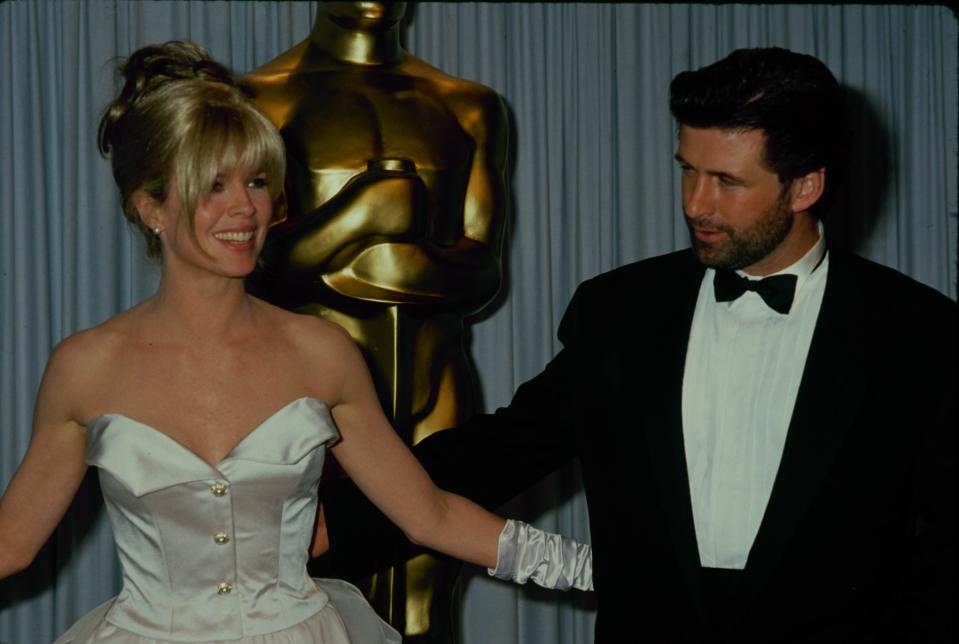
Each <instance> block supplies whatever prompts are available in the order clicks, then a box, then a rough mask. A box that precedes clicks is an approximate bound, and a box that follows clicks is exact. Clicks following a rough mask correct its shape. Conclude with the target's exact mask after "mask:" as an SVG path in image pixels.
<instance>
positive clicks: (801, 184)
mask: <svg viewBox="0 0 959 644" xmlns="http://www.w3.org/2000/svg"><path fill="white" fill-rule="evenodd" d="M825 189H826V168H819V169H818V170H813V171H812V172H809V173H806V174H804V175H803V176H801V177H796V178H795V179H793V180H792V188H791V192H792V196H791V198H790V203H789V206H790V208H791V209H792V211H793V212H803V211H804V210H809V209H810V208H812V207H813V204H815V203H816V202H817V201H819V198H820V197H822V193H823V190H825Z"/></svg>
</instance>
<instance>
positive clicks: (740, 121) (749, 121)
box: [669, 47, 850, 216]
mask: <svg viewBox="0 0 959 644" xmlns="http://www.w3.org/2000/svg"><path fill="white" fill-rule="evenodd" d="M669 108H670V110H671V111H672V113H673V116H674V117H675V118H676V120H677V121H678V122H679V124H680V125H688V126H690V127H696V128H707V127H718V128H722V129H728V130H741V129H742V130H751V129H755V130H761V131H762V132H763V133H764V134H765V135H766V151H765V159H764V161H765V164H766V166H767V167H768V168H769V169H770V170H772V171H773V172H775V173H776V174H777V175H778V176H779V180H780V181H782V182H786V181H789V180H791V179H795V178H797V177H801V176H803V175H805V174H807V173H809V172H813V171H815V170H818V169H819V168H823V167H824V168H826V185H825V192H824V194H823V196H822V198H821V199H819V201H818V202H817V203H816V204H815V206H814V207H813V209H814V211H815V213H816V214H817V215H819V216H821V214H822V212H823V210H824V209H825V207H826V206H827V205H828V203H829V201H830V200H831V199H832V197H833V195H834V194H835V191H836V188H837V187H838V185H839V184H840V183H841V179H842V174H843V173H844V170H845V165H846V163H845V161H846V151H847V149H848V146H849V139H850V135H849V125H848V122H847V120H846V107H845V101H844V98H843V92H842V89H841V88H840V86H839V83H838V82H837V81H836V78H835V76H833V75H832V72H830V71H829V68H828V67H826V65H825V64H823V62H822V61H820V60H819V59H817V58H814V57H812V56H809V55H806V54H797V53H795V52H792V51H789V50H787V49H781V48H779V47H770V48H767V49H737V50H736V51H734V52H733V53H731V54H730V55H729V56H727V57H726V58H723V59H722V60H720V61H718V62H715V63H713V64H712V65H707V66H706V67H702V68H700V69H697V70H696V71H685V72H681V73H679V74H677V75H676V77H675V78H673V82H672V83H671V84H670V86H669Z"/></svg>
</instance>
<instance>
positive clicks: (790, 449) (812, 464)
mask: <svg viewBox="0 0 959 644" xmlns="http://www.w3.org/2000/svg"><path fill="white" fill-rule="evenodd" d="M859 293H860V291H859V289H858V288H857V287H856V285H855V283H854V280H853V279H852V276H851V274H850V272H849V270H848V269H847V267H846V265H845V263H844V260H843V257H842V256H841V254H839V253H832V254H831V256H830V259H829V277H828V280H827V282H826V291H825V293H824V294H823V302H822V308H821V309H820V312H819V319H818V320H817V321H816V329H815V331H814V333H813V338H812V343H811V344H810V347H809V354H808V356H807V358H806V366H805V368H804V370H803V376H802V380H801V382H800V386H799V392H798V395H797V397H796V405H795V407H794V409H793V415H792V419H791V421H790V424H789V430H788V433H787V434H786V444H785V446H784V448H783V455H782V460H781V461H780V464H779V470H778V472H777V474H776V480H775V482H774V483H773V489H772V492H771V494H770V497H769V503H768V505H767V507H766V513H765V515H764V516H763V520H762V523H761V524H760V526H759V532H758V534H757V535H756V540H755V541H754V542H753V547H752V549H751V550H750V553H749V559H748V561H747V563H746V574H745V575H744V578H743V580H742V581H743V586H742V592H741V594H740V599H741V608H742V609H744V610H745V609H746V608H747V607H748V604H749V603H750V601H751V600H752V598H753V597H754V596H755V595H756V594H757V593H758V592H760V591H761V590H762V588H763V587H764V586H765V584H766V582H767V581H768V579H769V576H770V574H771V573H772V571H773V570H774V569H775V568H776V566H777V564H778V563H779V561H780V559H781V558H782V555H783V552H784V550H785V549H786V547H787V545H789V542H790V539H791V538H792V536H793V534H794V533H795V531H796V528H797V526H798V525H799V524H800V523H801V522H802V521H803V518H804V517H805V514H806V510H807V508H808V507H809V504H810V502H811V501H812V499H813V498H814V497H815V495H816V494H817V492H818V491H819V489H820V487H821V485H822V483H823V481H824V479H825V477H826V475H827V474H828V472H829V469H830V467H831V466H832V464H833V462H834V461H835V458H836V455H837V454H838V452H839V449H840V447H841V446H842V443H843V441H844V439H845V436H846V432H847V430H848V428H849V426H850V425H851V423H852V421H853V419H854V418H855V416H856V412H857V410H858V408H859V405H860V400H861V398H862V386H863V382H864V380H865V378H864V376H863V374H862V366H861V365H863V364H864V362H863V361H862V360H861V359H860V355H861V353H862V351H863V347H862V346H861V342H860V341H859V338H861V335H862V334H861V332H860V329H861V328H862V326H861V325H862V324H864V323H865V322H864V321H863V320H862V319H861V318H862V317H863V314H862V311H863V309H862V307H861V306H860V303H859V301H858V298H859ZM823 527H824V528H825V527H826V526H823Z"/></svg>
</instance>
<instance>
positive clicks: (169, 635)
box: [87, 398, 339, 641]
mask: <svg viewBox="0 0 959 644" xmlns="http://www.w3.org/2000/svg"><path fill="white" fill-rule="evenodd" d="M87 431H88V436H87V462H88V463H89V464H90V465H94V466H96V467H98V468H100V484H101V487H102V489H103V495H104V498H105V500H106V507H107V511H108V514H109V516H110V522H111V524H112V526H113V531H114V537H115V539H116V542H117V548H118V552H119V557H120V562H121V564H122V566H123V589H122V590H121V592H120V594H119V595H118V596H117V598H116V600H115V601H114V602H113V605H112V606H111V608H110V610H109V613H108V614H107V618H106V619H107V620H108V621H109V622H110V623H112V624H115V625H116V626H119V627H121V628H124V629H126V630H129V631H132V632H135V633H138V634H140V635H142V636H144V637H151V638H155V639H158V640H163V641H201V640H229V639H237V638H241V637H248V636H254V635H260V634H264V633H269V632H273V631H276V630H278V629H280V628H283V627H285V626H288V625H291V624H295V623H297V622H300V621H302V620H304V619H306V618H308V617H310V616H311V615H313V614H315V613H317V612H318V611H320V610H321V609H322V608H323V607H324V606H325V605H326V603H327V601H328V597H327V594H326V592H325V591H324V590H322V589H321V588H320V587H319V586H318V585H317V584H316V583H314V581H313V580H312V579H311V578H310V577H309V575H308V574H307V570H306V562H307V558H308V556H309V555H308V551H309V545H310V538H311V536H312V533H313V522H314V518H315V512H316V504H317V485H318V483H319V478H320V473H321V471H322V469H323V461H324V457H325V451H326V450H325V446H326V444H327V443H329V442H331V441H335V440H337V439H338V437H339V433H338V432H337V429H336V426H335V425H334V423H333V420H332V418H331V417H330V412H329V409H328V407H327V406H326V405H325V404H324V403H323V402H320V401H319V400H316V399H313V398H300V399H298V400H295V401H293V402H291V403H289V404H288V405H286V406H285V407H283V408H282V409H280V410H279V411H277V412H276V413H274V414H273V415H272V416H270V417H269V418H268V419H267V420H265V421H264V422H263V423H261V424H260V425H258V426H257V427H256V428H255V429H253V430H252V431H251V432H250V433H249V434H248V435H247V436H246V437H245V438H244V439H243V440H242V441H241V442H240V443H239V444H238V445H237V446H236V447H235V448H234V449H233V450H232V451H231V452H230V453H229V454H228V455H227V456H226V457H225V458H224V459H223V460H221V461H220V462H219V463H217V464H216V466H213V465H210V464H209V463H207V462H206V461H205V460H203V459H202V458H200V457H199V456H198V455H197V454H195V453H194V452H192V451H191V450H189V449H188V448H186V447H185V446H184V445H182V444H180V443H178V442H177V441H175V440H174V439H172V438H170V437H169V436H167V435H166V434H163V433H161V432H159V431H157V430H156V429H154V428H152V427H150V426H148V425H145V424H143V423H140V422H138V421H136V420H133V419H131V418H128V417H126V416H123V415H121V414H105V415H103V416H100V417H98V418H96V419H95V420H94V421H92V422H91V423H90V424H89V425H88V426H87Z"/></svg>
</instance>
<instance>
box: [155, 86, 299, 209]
mask: <svg viewBox="0 0 959 644" xmlns="http://www.w3.org/2000/svg"><path fill="white" fill-rule="evenodd" d="M232 98H233V97H232V96H231V97H230V99H232ZM197 110H198V112H199V113H198V114H195V115H194V116H195V118H191V119H189V120H190V122H191V124H192V127H190V128H189V130H190V131H189V132H187V133H186V136H184V137H183V138H182V139H181V143H180V146H179V148H178V149H177V151H176V154H175V160H174V162H173V167H174V168H175V173H176V182H177V189H178V191H179V194H180V199H181V206H182V208H183V211H184V214H186V215H187V217H188V218H189V219H190V221H192V219H193V213H194V212H195V211H196V206H197V202H198V201H199V200H200V199H202V198H203V197H205V196H206V195H208V194H210V192H211V190H212V189H213V184H214V182H215V181H216V178H217V176H218V175H229V174H231V173H232V172H233V171H234V170H235V169H237V168H240V169H241V170H242V171H243V172H245V173H249V174H250V175H253V174H259V173H261V172H262V173H264V174H266V181H267V186H268V188H269V191H270V196H271V197H272V199H273V202H274V204H275V203H276V202H277V200H278V199H279V197H280V194H281V192H282V190H283V179H284V174H285V172H286V154H285V150H284V147H283V140H282V139H281V138H280V134H279V132H277V130H276V128H275V127H274V126H273V124H272V123H271V122H270V121H269V119H267V118H266V117H265V116H264V115H263V114H261V113H260V112H259V111H257V110H256V108H254V107H252V106H251V105H249V104H248V103H244V102H238V101H236V100H229V99H228V100H226V101H224V100H223V97H222V95H221V96H217V97H216V98H214V99H212V100H210V101H209V102H205V103H204V104H202V105H199V106H198V107H197Z"/></svg>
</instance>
